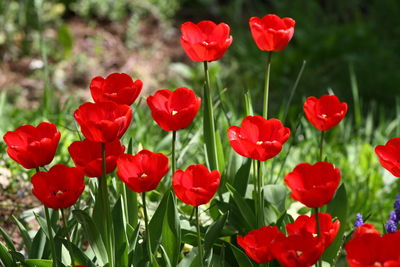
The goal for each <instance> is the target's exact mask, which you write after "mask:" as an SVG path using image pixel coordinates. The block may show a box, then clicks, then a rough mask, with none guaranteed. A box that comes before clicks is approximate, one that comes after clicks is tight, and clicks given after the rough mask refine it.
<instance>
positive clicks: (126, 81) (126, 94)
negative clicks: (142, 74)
mask: <svg viewBox="0 0 400 267" xmlns="http://www.w3.org/2000/svg"><path fill="white" fill-rule="evenodd" d="M142 87H143V83H142V81H141V80H136V81H133V80H132V78H131V77H130V76H129V75H128V74H125V73H112V74H110V75H108V76H107V78H105V79H104V78H103V77H101V76H97V77H95V78H93V79H92V82H91V83H90V92H91V94H92V97H93V100H94V102H96V103H97V102H106V101H112V102H115V103H117V104H125V105H128V106H130V105H132V104H133V102H135V100H136V98H138V96H139V94H140V91H141V90H142Z"/></svg>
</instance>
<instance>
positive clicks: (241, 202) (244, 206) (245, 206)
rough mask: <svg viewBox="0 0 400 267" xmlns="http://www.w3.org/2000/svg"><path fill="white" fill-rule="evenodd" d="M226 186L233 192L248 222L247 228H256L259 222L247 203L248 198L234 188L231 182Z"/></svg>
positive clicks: (234, 199)
mask: <svg viewBox="0 0 400 267" xmlns="http://www.w3.org/2000/svg"><path fill="white" fill-rule="evenodd" d="M226 188H227V189H228V190H229V191H230V192H231V194H232V197H233V201H234V202H235V203H236V205H237V207H238V209H239V211H240V214H241V215H242V217H243V219H244V220H245V222H246V224H247V228H249V229H256V228H257V223H256V220H255V215H254V212H253V211H252V209H251V208H250V207H249V205H248V204H247V202H246V200H245V199H244V198H243V197H242V196H241V195H240V194H239V193H238V192H237V191H236V190H235V188H233V187H232V186H231V185H230V184H229V183H227V184H226Z"/></svg>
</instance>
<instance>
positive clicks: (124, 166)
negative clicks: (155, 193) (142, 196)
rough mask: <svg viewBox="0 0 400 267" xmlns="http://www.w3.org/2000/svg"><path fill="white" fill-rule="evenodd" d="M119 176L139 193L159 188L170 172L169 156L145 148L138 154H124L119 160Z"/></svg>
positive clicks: (131, 188)
mask: <svg viewBox="0 0 400 267" xmlns="http://www.w3.org/2000/svg"><path fill="white" fill-rule="evenodd" d="M117 166H118V171H117V175H118V177H119V178H120V179H121V180H122V181H123V182H124V183H125V184H126V186H127V187H128V188H129V189H130V190H132V191H135V192H137V193H143V192H148V191H151V190H154V189H156V188H157V186H158V184H159V183H160V181H161V179H162V178H163V177H164V176H165V175H166V174H167V173H168V170H169V167H168V157H167V156H165V155H164V154H161V153H153V152H151V151H149V150H146V149H143V150H142V151H140V152H139V153H137V154H136V155H130V154H124V155H122V156H120V157H119V159H118V160H117Z"/></svg>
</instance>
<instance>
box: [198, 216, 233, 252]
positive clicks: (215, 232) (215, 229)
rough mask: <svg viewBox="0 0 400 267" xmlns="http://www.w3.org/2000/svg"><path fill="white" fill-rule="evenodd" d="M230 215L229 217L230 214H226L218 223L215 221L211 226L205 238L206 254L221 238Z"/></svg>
mask: <svg viewBox="0 0 400 267" xmlns="http://www.w3.org/2000/svg"><path fill="white" fill-rule="evenodd" d="M228 215H229V212H227V213H225V214H224V215H222V216H221V217H220V218H219V219H218V220H217V221H215V222H214V223H213V224H211V225H210V226H209V227H208V229H207V232H206V235H205V237H204V248H205V251H206V254H207V253H208V251H210V250H211V248H212V246H213V244H214V242H215V240H217V239H218V238H219V236H220V234H221V231H222V229H223V228H224V226H225V223H226V220H227V218H228Z"/></svg>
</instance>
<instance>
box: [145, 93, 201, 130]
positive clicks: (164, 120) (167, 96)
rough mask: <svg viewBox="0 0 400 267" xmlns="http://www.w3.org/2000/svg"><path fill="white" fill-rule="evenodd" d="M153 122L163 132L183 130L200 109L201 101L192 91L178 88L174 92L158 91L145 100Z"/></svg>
mask: <svg viewBox="0 0 400 267" xmlns="http://www.w3.org/2000/svg"><path fill="white" fill-rule="evenodd" d="M147 104H148V105H149V107H150V109H151V116H152V117H153V119H154V121H155V122H156V123H157V124H158V125H159V126H160V127H161V128H162V129H163V130H165V131H177V130H179V129H184V128H186V127H188V126H189V124H190V123H192V121H193V119H194V117H196V114H197V112H198V111H199V109H200V105H201V99H200V97H198V96H196V95H195V93H194V91H193V90H190V89H188V88H186V87H180V88H178V89H176V90H175V91H173V92H172V91H170V90H166V89H162V90H158V91H157V92H156V93H155V94H154V96H149V97H148V98H147Z"/></svg>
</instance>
